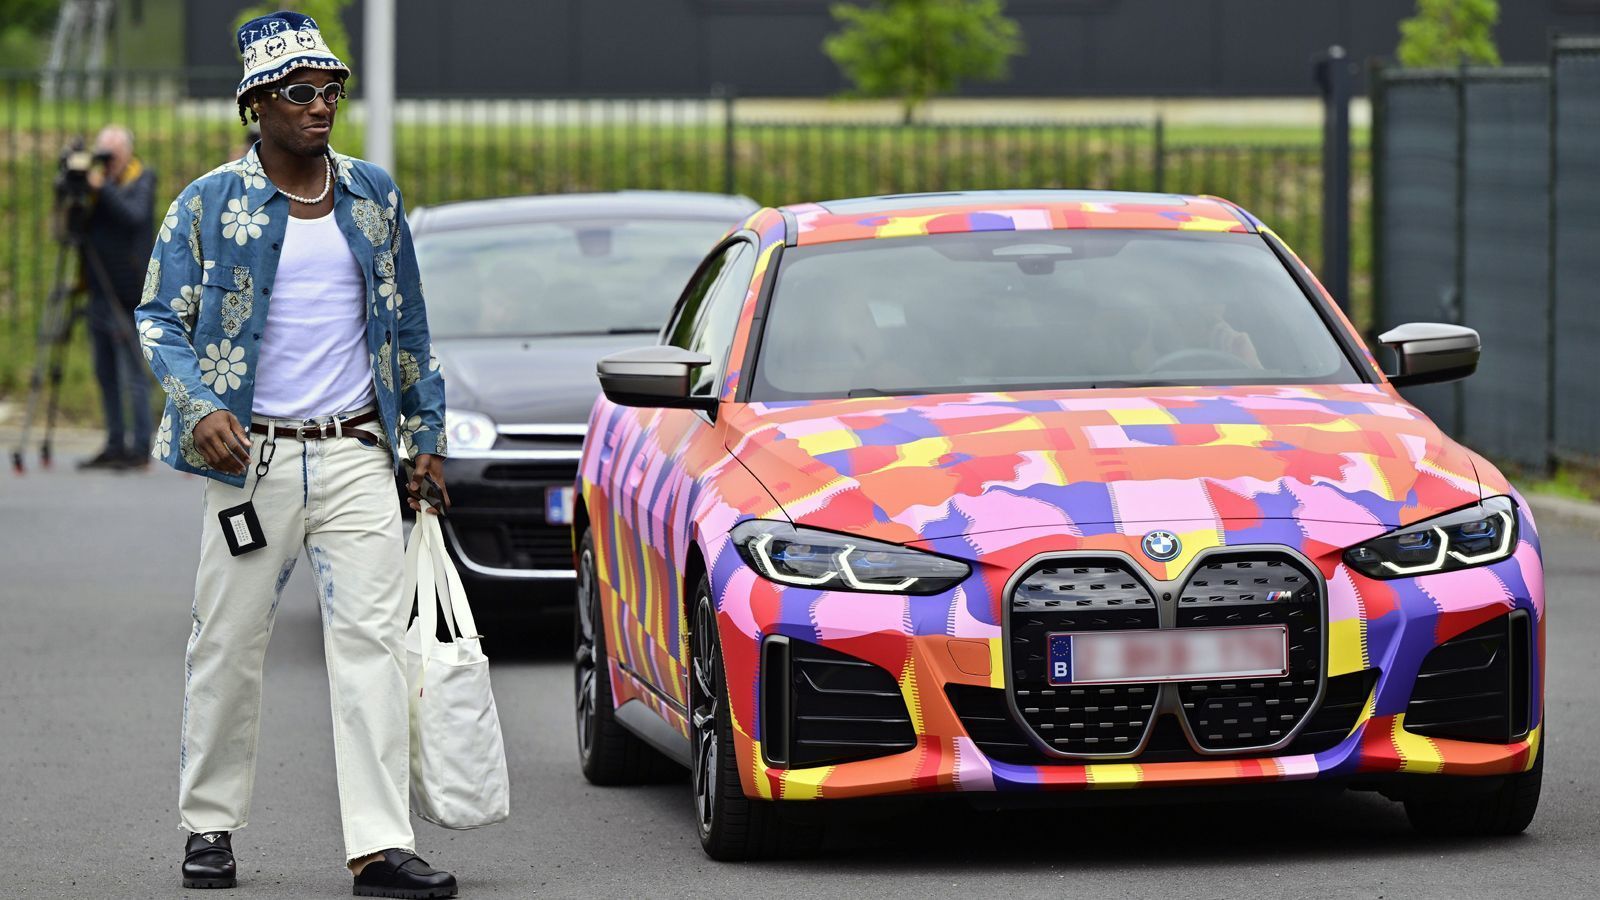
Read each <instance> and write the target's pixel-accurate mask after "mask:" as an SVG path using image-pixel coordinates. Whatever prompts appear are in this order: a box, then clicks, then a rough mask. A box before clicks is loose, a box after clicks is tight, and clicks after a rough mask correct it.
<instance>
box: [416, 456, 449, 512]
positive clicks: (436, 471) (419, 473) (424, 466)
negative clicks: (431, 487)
mask: <svg viewBox="0 0 1600 900" xmlns="http://www.w3.org/2000/svg"><path fill="white" fill-rule="evenodd" d="M424 476H427V477H431V478H432V479H433V483H434V484H436V485H438V486H439V496H440V498H441V499H443V500H444V508H445V509H449V508H450V492H449V491H447V490H445V487H444V457H442V456H434V455H433V454H432V453H418V454H417V460H416V463H415V464H414V467H413V468H412V471H411V481H409V482H408V483H407V484H406V490H407V491H409V492H410V493H411V496H410V497H407V498H406V502H407V503H409V504H411V508H412V509H414V510H416V511H417V512H421V511H422V504H421V502H420V500H421V499H422V494H421V491H422V479H423V477H424ZM428 512H430V513H433V514H434V515H438V514H439V508H438V507H429V508H428Z"/></svg>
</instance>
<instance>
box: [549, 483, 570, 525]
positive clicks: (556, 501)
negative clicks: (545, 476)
mask: <svg viewBox="0 0 1600 900" xmlns="http://www.w3.org/2000/svg"><path fill="white" fill-rule="evenodd" d="M574 497H575V489H574V488H571V487H547V488H545V489H544V521H545V524H547V525H571V524H572V501H573V499H574Z"/></svg>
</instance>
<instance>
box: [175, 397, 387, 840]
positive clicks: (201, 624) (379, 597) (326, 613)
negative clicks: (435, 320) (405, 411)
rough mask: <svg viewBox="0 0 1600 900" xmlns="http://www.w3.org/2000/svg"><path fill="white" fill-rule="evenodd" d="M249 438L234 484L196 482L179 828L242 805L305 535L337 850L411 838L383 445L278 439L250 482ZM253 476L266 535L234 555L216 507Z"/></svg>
mask: <svg viewBox="0 0 1600 900" xmlns="http://www.w3.org/2000/svg"><path fill="white" fill-rule="evenodd" d="M284 424H289V423H284ZM252 438H253V440H252V442H251V444H252V446H251V454H250V455H251V462H252V468H251V470H250V475H249V477H248V479H247V481H246V483H245V487H244V488H243V489H239V488H235V487H232V486H230V485H226V484H223V483H221V482H219V481H214V480H208V481H207V482H206V488H205V493H206V496H205V517H204V521H203V523H202V534H203V535H204V536H203V537H202V538H201V543H200V571H199V574H198V576H197V577H196V579H195V600H194V610H193V612H194V630H193V631H192V632H191V634H190V636H189V650H188V654H187V657H186V660H185V667H186V674H185V680H184V697H183V738H182V744H181V745H180V749H179V763H178V765H179V776H178V811H179V815H180V817H181V820H182V827H183V828H185V829H187V830H189V831H192V832H208V831H237V830H238V829H240V828H243V827H244V826H245V823H246V820H247V819H248V818H249V813H250V795H251V789H252V787H253V785H254V783H255V764H256V740H257V736H258V733H259V730H260V722H261V671H262V664H263V662H264V660H265V657H266V651H267V640H268V639H269V638H270V637H271V635H272V623H273V618H274V616H275V614H276V613H277V610H278V601H279V599H280V598H281V597H282V594H283V587H284V584H285V583H287V582H288V580H289V575H290V573H291V572H293V571H294V566H295V563H296V562H297V561H298V560H299V558H300V551H301V548H302V547H304V549H305V553H306V556H307V558H308V559H309V560H310V561H311V571H312V575H313V577H314V578H315V580H316V588H317V594H318V600H319V605H320V606H321V608H322V642H323V654H324V656H325V657H326V660H327V666H328V691H329V694H330V695H331V699H332V707H333V743H334V761H335V765H336V766H337V772H338V783H339V809H340V813H341V815H342V818H343V821H344V849H345V857H346V858H347V859H354V858H356V857H359V856H365V855H367V854H369V853H374V852H376V851H378V850H384V849H387V848H390V847H398V848H401V849H407V850H410V849H413V845H414V840H413V837H412V832H411V816H410V795H409V793H408V789H409V778H410V756H409V753H410V730H409V729H410V722H409V720H408V718H407V705H406V701H407V696H406V679H405V660H404V656H403V653H404V648H403V645H402V639H403V636H404V634H405V628H406V624H407V619H408V617H409V615H410V611H411V603H410V602H409V601H408V600H404V599H402V598H401V596H400V580H401V566H402V565H403V564H404V562H405V547H404V543H403V538H402V535H401V526H400V501H399V498H398V495H397V494H396V491H395V482H394V476H393V474H392V468H391V463H390V455H389V451H388V450H387V449H385V448H383V447H380V446H372V445H368V444H364V443H362V442H361V441H359V440H357V439H355V438H349V437H341V438H330V439H327V440H320V441H306V442H303V443H302V442H301V441H297V440H294V439H292V438H278V439H277V450H276V452H275V454H274V455H273V457H272V462H271V468H270V469H269V471H268V473H267V475H266V477H264V478H262V479H260V484H259V486H257V484H256V482H257V479H256V476H255V469H254V467H253V464H254V463H256V462H259V461H260V459H261V452H262V448H263V446H264V444H265V442H266V440H267V438H266V437H265V436H262V435H252ZM252 487H255V489H256V490H255V498H254V500H253V503H254V505H255V511H256V514H257V515H258V516H259V517H260V520H261V529H262V531H263V533H264V535H265V537H266V541H267V546H266V547H264V548H262V549H259V550H254V551H251V552H249V553H246V554H244V555H242V556H237V557H235V556H232V555H231V554H230V553H229V550H228V543H227V541H226V539H225V538H224V537H223V535H222V530H221V527H220V525H219V523H218V520H217V513H218V512H220V511H221V510H224V509H228V508H230V507H234V506H238V505H239V504H241V503H244V502H245V499H246V498H247V497H249V496H250V489H251V488H252Z"/></svg>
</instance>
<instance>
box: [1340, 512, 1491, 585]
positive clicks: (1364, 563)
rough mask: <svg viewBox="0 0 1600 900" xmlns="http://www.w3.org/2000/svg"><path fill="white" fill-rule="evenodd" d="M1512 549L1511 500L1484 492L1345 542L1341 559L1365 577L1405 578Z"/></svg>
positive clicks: (1460, 566)
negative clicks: (1472, 500)
mask: <svg viewBox="0 0 1600 900" xmlns="http://www.w3.org/2000/svg"><path fill="white" fill-rule="evenodd" d="M1516 549H1517V507H1516V504H1515V503H1513V502H1512V500H1511V498H1510V497H1490V498H1489V499H1488V500H1485V501H1483V502H1482V503H1480V504H1478V505H1476V506H1468V507H1465V508H1463V509H1458V510H1456V511H1455V512H1450V513H1445V514H1444V515H1442V516H1437V517H1435V518H1432V519H1428V520H1427V521H1425V522H1418V523H1417V524H1415V525H1408V526H1406V527H1405V528H1402V529H1400V530H1399V531H1391V532H1389V533H1388V534H1386V535H1384V536H1383V537H1380V538H1374V539H1373V540H1370V541H1367V542H1366V543H1365V544H1358V545H1356V546H1354V547H1351V548H1350V549H1349V550H1346V551H1345V552H1344V561H1345V562H1346V563H1348V564H1349V565H1350V567H1351V568H1353V569H1355V570H1356V571H1358V572H1360V573H1361V574H1363V575H1366V576H1367V577H1369V578H1405V577H1407V576H1410V575H1428V574H1432V573H1434V572H1451V571H1454V570H1456V569H1467V568H1471V567H1472V566H1481V565H1484V564H1486V563H1492V562H1499V561H1500V560H1502V559H1505V558H1506V557H1508V556H1510V555H1511V554H1512V553H1514V552H1515V551H1516Z"/></svg>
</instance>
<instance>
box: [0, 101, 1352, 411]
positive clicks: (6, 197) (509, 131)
mask: <svg viewBox="0 0 1600 900" xmlns="http://www.w3.org/2000/svg"><path fill="white" fill-rule="evenodd" d="M221 74H223V73H217V72H209V71H196V70H188V71H140V72H133V71H125V72H120V73H116V74H113V75H111V76H109V77H107V78H106V79H105V81H104V83H103V84H100V85H98V87H99V90H98V92H94V91H87V90H81V89H82V88H84V87H85V86H84V85H83V84H82V83H81V81H80V82H78V83H76V84H75V83H74V82H73V81H71V80H70V79H69V80H67V81H66V82H64V83H63V85H62V88H61V92H60V96H61V97H65V98H70V97H74V96H98V97H99V99H94V100H78V101H74V100H71V99H57V100H53V101H49V102H43V101H41V100H40V98H39V92H38V77H37V75H36V74H35V73H32V72H9V73H7V72H0V104H3V108H0V126H3V127H4V129H5V133H4V136H3V137H0V154H3V156H0V229H3V230H0V319H3V324H0V340H3V341H4V343H0V347H3V348H4V351H5V352H4V353H3V354H0V397H4V396H6V395H7V394H11V393H14V392H16V391H18V390H19V389H21V388H22V387H23V386H22V385H21V384H19V378H20V373H22V372H24V371H25V370H26V366H27V363H28V362H29V361H31V358H32V349H31V346H32V341H33V333H32V330H33V322H34V321H35V316H36V306H37V303H38V302H40V300H41V298H43V297H44V296H46V295H47V294H48V292H49V289H50V285H48V284H47V283H46V282H47V281H48V279H49V277H50V274H49V268H50V265H49V261H50V258H51V254H52V253H53V251H54V245H53V244H52V243H51V241H50V238H49V234H48V227H47V221H48V212H49V209H50V206H51V202H52V196H51V181H52V178H53V176H54V174H55V171H56V166H57V158H58V154H59V152H60V150H61V148H62V147H63V146H64V145H65V144H66V143H67V141H68V140H70V139H72V138H73V137H75V136H81V137H83V138H84V139H85V140H88V141H93V139H94V133H95V131H96V130H97V129H98V128H99V127H100V126H101V125H103V124H105V123H107V122H118V123H121V124H124V125H127V126H128V127H130V128H131V129H132V130H133V132H134V134H135V139H136V149H137V152H138V154H139V156H140V157H141V159H142V160H143V161H144V162H145V163H146V164H147V165H149V166H151V167H153V168H154V169H155V171H156V172H157V173H158V176H159V184H158V190H157V195H158V197H160V198H163V199H162V201H161V202H164V198H167V197H172V196H175V195H176V194H177V193H178V191H179V190H180V189H181V188H182V187H183V186H184V185H185V184H186V183H188V182H189V181H190V180H192V179H194V178H196V177H198V176H199V175H201V174H204V173H205V172H206V171H208V170H210V169H211V168H212V167H214V166H216V165H218V164H221V163H223V162H226V161H228V160H230V159H233V158H235V157H237V156H238V155H239V154H241V153H242V152H243V150H244V140H245V131H244V128H243V127H242V126H241V125H240V123H239V118H238V113H237V110H236V108H235V105H234V104H233V103H232V102H231V101H230V100H228V99H227V95H226V94H224V95H223V97H222V98H221V99H216V98H215V95H214V94H208V95H207V99H200V98H199V97H198V96H196V94H195V92H194V90H193V88H194V85H196V84H204V83H212V82H214V80H215V79H216V78H217V77H219V76H220V75H221ZM227 74H228V77H230V78H231V77H232V75H231V73H227ZM772 110H773V107H771V106H764V105H761V104H759V103H756V102H752V101H741V100H739V99H738V98H736V97H734V96H732V95H731V94H715V95H711V96H697V97H682V96H672V97H669V96H659V97H611V98H592V97H530V98H524V99H516V100H508V99H494V100H485V99H479V98H472V97H432V98H422V99H408V100H405V101H402V103H401V104H400V106H399V107H398V108H397V110H396V134H395V147H396V156H397V158H396V161H395V173H394V174H395V177H396V181H397V182H398V183H399V184H400V185H401V186H402V188H403V189H404V190H405V191H406V201H407V204H408V205H409V206H410V207H412V208H416V207H417V206H419V205H424V204H438V203H443V202H448V201H453V200H463V199H474V198H483V197H494V196H505V195H515V194H533V193H566V192H575V191H604V190H616V189H626V188H635V189H676V190H704V191H726V192H736V193H742V194H747V195H749V196H751V197H753V198H755V199H756V200H758V201H760V202H762V203H767V204H779V203H790V202H797V201H804V200H816V199H825V198H830V197H846V196H860V195H868V194H882V193H904V192H910V191H945V190H967V189H982V188H1044V187H1077V188H1090V189H1126V190H1168V191H1177V192H1184V193H1214V194H1220V195H1223V196H1227V197H1229V198H1230V199H1233V200H1236V201H1238V202H1240V203H1242V204H1243V205H1245V206H1246V207H1249V208H1250V209H1251V210H1252V211H1253V212H1255V213H1256V214H1257V215H1259V216H1261V217H1262V218H1263V219H1265V220H1266V221H1267V222H1268V223H1269V224H1271V225H1272V226H1273V227H1274V228H1275V229H1276V230H1277V231H1278V232H1279V233H1280V234H1282V235H1283V236H1284V238H1285V239H1286V240H1288V241H1289V242H1290V243H1291V244H1293V245H1295V246H1296V247H1297V248H1298V249H1299V250H1300V252H1301V253H1302V254H1303V255H1305V257H1306V259H1307V261H1308V262H1309V263H1311V264H1312V265H1313V266H1315V265H1316V264H1317V257H1318V256H1319V254H1320V240H1319V235H1320V208H1321V200H1320V189H1321V187H1320V186H1321V180H1322V179H1321V170H1320V159H1321V151H1320V147H1318V146H1316V145H1304V146H1263V145H1218V144H1196V143H1179V142H1174V141H1171V140H1169V138H1168V134H1167V130H1166V129H1165V128H1164V127H1163V126H1162V123H1161V122H1160V121H1159V120H1142V121H1109V122H1081V121H1055V120H1051V121H1032V122H997V121H973V122H940V123H938V124H918V125H899V124H894V123H887V122H840V121H816V120H810V121H799V120H792V119H786V118H782V117H780V116H779V115H777V114H774V113H773V111H772ZM362 112H363V111H362V104H361V101H360V98H359V96H357V97H355V98H353V99H352V100H350V101H347V102H346V103H345V104H344V106H343V108H342V109H341V120H340V125H339V134H338V137H337V140H336V141H335V144H336V146H338V147H339V148H340V149H341V150H343V151H345V152H349V153H354V154H357V155H359V153H360V149H361V145H362V122H363V116H362ZM19 358H20V360H21V361H20V362H19V361H18V360H19ZM78 368H79V369H80V370H82V371H84V372H86V366H84V365H82V364H81V360H80V361H79V365H78ZM84 377H86V376H84Z"/></svg>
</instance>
